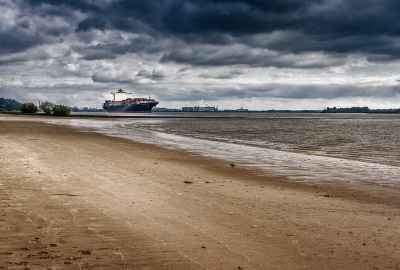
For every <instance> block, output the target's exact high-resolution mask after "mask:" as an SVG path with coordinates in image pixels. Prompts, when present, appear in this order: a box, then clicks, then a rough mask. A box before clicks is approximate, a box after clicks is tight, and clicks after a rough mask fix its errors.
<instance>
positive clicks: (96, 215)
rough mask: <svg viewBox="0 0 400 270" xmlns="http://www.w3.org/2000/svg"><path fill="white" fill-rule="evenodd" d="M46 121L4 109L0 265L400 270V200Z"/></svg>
mask: <svg viewBox="0 0 400 270" xmlns="http://www.w3.org/2000/svg"><path fill="white" fill-rule="evenodd" d="M45 120H46V117H26V116H9V115H0V128H1V133H0V138H1V140H0V153H1V159H0V199H1V201H0V241H1V245H0V269H400V259H399V243H400V231H399V228H400V217H399V216H400V215H399V213H400V211H399V208H398V204H397V202H393V203H390V200H389V201H386V203H383V202H379V201H378V202H374V201H373V200H370V199H368V198H369V195H368V194H364V195H362V196H358V197H357V199H354V198H351V196H350V195H349V196H335V194H340V192H339V190H336V191H335V190H332V187H330V191H329V194H327V189H325V188H324V187H323V186H318V185H317V186H315V187H308V188H303V187H301V186H298V187H296V185H290V184H287V183H285V179H284V176H279V177H278V176H274V175H271V176H268V177H261V176H260V177H257V175H253V174H251V173H250V172H248V171H246V170H245V169H243V168H240V167H238V166H231V164H229V163H227V162H223V161H218V160H213V159H210V158H204V157H200V156H195V155H191V154H188V153H184V152H178V151H172V150H166V149H162V148H157V147H154V146H151V145H145V144H138V143H134V142H130V141H127V140H123V139H118V138H111V137H106V136H103V135H100V134H95V133H92V132H83V131H82V130H81V131H79V130H76V129H73V128H69V127H65V126H60V125H52V124H48V123H45ZM104 121H115V120H104ZM332 191H333V192H332ZM363 196H364V197H363ZM397 199H399V198H397ZM393 200H394V201H395V200H396V197H394V199H393ZM397 201H398V200H397Z"/></svg>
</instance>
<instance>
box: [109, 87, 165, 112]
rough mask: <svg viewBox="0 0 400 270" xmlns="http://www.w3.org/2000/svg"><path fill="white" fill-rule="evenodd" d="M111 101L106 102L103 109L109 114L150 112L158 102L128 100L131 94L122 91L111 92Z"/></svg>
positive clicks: (145, 99)
mask: <svg viewBox="0 0 400 270" xmlns="http://www.w3.org/2000/svg"><path fill="white" fill-rule="evenodd" d="M111 94H112V95H113V96H114V98H113V100H106V101H105V102H104V103H103V109H104V110H106V111H107V112H110V113H139V112H151V109H152V108H153V107H155V106H156V105H157V104H158V101H155V100H154V99H152V98H150V96H149V98H130V95H131V94H132V93H128V92H125V91H124V90H122V89H119V90H118V91H114V92H111Z"/></svg>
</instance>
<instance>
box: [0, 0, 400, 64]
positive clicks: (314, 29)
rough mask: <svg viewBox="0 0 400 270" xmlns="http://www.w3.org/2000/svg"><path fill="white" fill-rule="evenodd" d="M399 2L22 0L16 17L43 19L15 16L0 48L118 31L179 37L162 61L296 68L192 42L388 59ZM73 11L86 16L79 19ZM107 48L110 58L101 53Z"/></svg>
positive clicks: (395, 39) (399, 37) (395, 41)
mask: <svg viewBox="0 0 400 270" xmlns="http://www.w3.org/2000/svg"><path fill="white" fill-rule="evenodd" d="M24 4H25V5H24ZM399 6H400V5H399V4H398V1H397V0H363V1H361V0H352V1H349V0H338V1H333V0H270V1H263V0H169V1H159V0H146V1H132V0H118V1H117V0H109V1H106V0H104V1H102V0H99V1H89V0H79V1H78V0H76V1H74V0H69V1H67V0H62V1H56V0H21V14H20V15H19V16H20V17H21V18H22V17H24V16H25V17H29V14H30V13H34V14H37V15H40V16H42V17H43V18H44V19H46V20H47V22H48V23H47V24H46V25H37V28H36V30H33V29H31V30H27V29H30V28H29V27H30V26H29V25H30V22H27V21H25V22H24V21H21V22H19V24H18V25H16V26H13V27H12V28H9V29H6V30H4V31H3V32H1V33H0V35H1V37H2V38H1V39H0V40H1V41H0V42H1V43H0V53H13V52H18V51H24V50H26V49H28V48H31V47H34V46H38V45H40V44H44V43H46V42H55V41H54V40H53V39H51V38H49V36H61V35H63V34H65V33H68V32H71V31H73V30H74V29H75V31H76V32H77V33H86V32H90V31H92V30H100V31H107V30H119V31H122V32H127V33H135V34H142V35H147V36H150V37H151V41H152V42H151V43H152V44H154V43H157V42H158V41H160V40H161V39H175V40H181V41H182V42H181V43H180V46H179V47H176V46H175V47H174V48H173V49H172V47H171V48H163V49H164V51H165V54H164V57H163V58H162V60H161V61H162V62H168V61H174V62H179V63H187V64H193V65H231V64H232V65H234V64H238V63H244V64H247V63H248V64H249V65H251V66H264V65H265V66H274V65H276V66H278V67H280V66H292V67H295V66H294V65H293V64H290V63H286V64H285V63H282V61H274V59H272V60H271V59H266V57H265V55H250V54H247V55H246V53H242V54H240V53H239V55H236V56H233V55H230V54H226V55H225V56H222V55H220V56H219V58H216V59H213V60H212V59H208V60H207V59H205V58H203V60H201V59H199V57H197V56H196V55H192V56H191V57H190V56H188V55H182V53H180V52H179V51H178V50H180V48H181V47H184V46H185V47H187V48H188V47H191V46H193V45H196V44H214V45H221V46H225V45H231V44H242V45H246V46H249V47H251V48H263V49H268V50H273V51H278V52H282V53H293V54H303V53H309V52H325V53H329V54H332V55H335V54H348V53H360V54H366V55H368V56H369V55H370V57H369V58H368V59H369V60H370V61H375V60H378V61H379V60H380V59H386V61H388V60H390V59H393V60H395V59H399V57H400V55H399V49H400V19H399V18H400V8H399ZM74 12H80V13H81V14H84V16H83V17H81V18H78V17H77V16H76V14H74ZM54 18H63V19H64V20H65V21H68V22H69V23H70V25H69V26H68V27H67V26H66V25H63V26H57V25H54V24H53V23H52V21H53V20H54ZM277 33H278V34H277ZM3 37H4V38H3ZM21 39H23V40H24V42H22V40H21ZM143 45H145V44H144V43H142V44H140V43H139V44H134V43H132V44H131V46H127V47H125V48H121V47H117V45H116V47H115V49H110V48H107V47H101V48H98V49H97V52H95V53H94V52H93V51H90V50H89V51H88V52H87V54H84V56H83V59H86V60H97V59H114V56H113V55H122V54H126V53H132V52H138V51H142V50H146V48H147V46H143ZM158 49H160V48H158ZM115 50H119V51H115ZM205 50H207V49H205ZM108 52H111V56H108V57H105V55H106V54H107V53H108ZM103 57H104V58H103ZM231 57H233V58H232V59H231ZM255 58H257V59H255ZM258 58H260V59H258ZM255 62H257V63H255ZM306 68H308V67H306Z"/></svg>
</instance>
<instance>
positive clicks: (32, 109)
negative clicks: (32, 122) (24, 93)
mask: <svg viewBox="0 0 400 270" xmlns="http://www.w3.org/2000/svg"><path fill="white" fill-rule="evenodd" d="M37 111H38V107H37V106H36V105H35V104H33V103H32V102H26V103H24V104H22V105H21V112H22V113H36V112H37Z"/></svg>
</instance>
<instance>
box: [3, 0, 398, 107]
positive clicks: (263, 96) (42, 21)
mask: <svg viewBox="0 0 400 270" xmlns="http://www.w3.org/2000/svg"><path fill="white" fill-rule="evenodd" d="M0 12H1V14H2V16H1V17H0V97H3V98H12V99H15V100H17V101H20V102H35V103H36V102H38V101H51V102H53V103H57V104H64V105H69V106H78V107H82V106H89V107H97V108H100V107H101V104H102V103H103V102H104V100H105V99H111V97H112V95H111V92H112V91H115V90H117V89H120V88H122V89H124V90H126V91H128V92H132V93H133V96H134V97H145V96H149V95H151V97H152V98H154V99H156V100H158V101H159V102H160V104H159V107H168V108H169V107H171V108H180V107H182V106H193V105H199V104H209V105H212V106H218V107H219V108H220V109H225V108H228V109H237V108H240V107H244V108H248V109H251V110H271V109H294V110H299V109H316V110H319V109H324V108H326V107H334V106H336V107H349V106H369V107H370V108H400V73H399V71H400V68H399V67H400V65H399V64H400V61H399V59H400V50H399V49H400V5H399V4H398V1H396V0H364V1H361V0H270V1H263V0H164V1H157V0H146V1H140V0H136V1H135V0H97V1H91V0H79V1H75V0H57V1H56V0H0Z"/></svg>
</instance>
